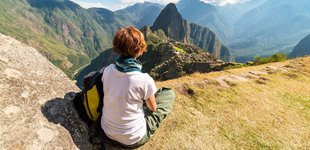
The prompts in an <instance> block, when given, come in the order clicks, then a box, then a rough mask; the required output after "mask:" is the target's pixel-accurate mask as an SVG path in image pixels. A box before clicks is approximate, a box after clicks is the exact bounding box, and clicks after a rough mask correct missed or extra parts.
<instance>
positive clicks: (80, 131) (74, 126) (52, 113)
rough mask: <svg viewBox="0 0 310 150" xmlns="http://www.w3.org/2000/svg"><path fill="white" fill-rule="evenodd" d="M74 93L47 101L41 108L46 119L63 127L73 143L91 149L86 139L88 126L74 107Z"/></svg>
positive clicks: (84, 149)
mask: <svg viewBox="0 0 310 150" xmlns="http://www.w3.org/2000/svg"><path fill="white" fill-rule="evenodd" d="M74 96H75V93H73V92H71V93H67V94H66V95H65V96H64V98H55V99H52V100H50V101H47V102H46V103H45V104H44V105H43V106H42V108H41V111H42V113H43V114H44V116H45V117H46V118H47V119H48V121H50V122H53V123H55V124H60V125H62V126H63V127H65V128H66V129H67V130H68V131H69V133H70V135H71V137H72V139H73V142H74V144H75V145H76V146H77V147H78V148H79V149H81V150H89V149H92V145H91V144H90V142H89V141H88V139H89V136H88V126H87V125H86V124H85V123H84V122H83V121H82V120H81V119H80V118H79V115H78V113H77V111H76V109H75V107H74V104H73V98H74Z"/></svg>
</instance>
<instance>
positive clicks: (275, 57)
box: [253, 53, 287, 65]
mask: <svg viewBox="0 0 310 150" xmlns="http://www.w3.org/2000/svg"><path fill="white" fill-rule="evenodd" d="M285 60H287V55H285V54H282V53H276V54H274V55H272V56H270V57H261V56H258V57H256V58H255V59H254V61H253V63H254V64H253V65H261V64H267V63H273V62H280V61H285Z"/></svg>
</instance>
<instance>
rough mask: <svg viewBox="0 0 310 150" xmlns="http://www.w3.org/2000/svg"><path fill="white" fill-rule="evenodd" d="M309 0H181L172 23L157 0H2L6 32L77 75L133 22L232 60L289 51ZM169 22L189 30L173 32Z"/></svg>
mask: <svg viewBox="0 0 310 150" xmlns="http://www.w3.org/2000/svg"><path fill="white" fill-rule="evenodd" d="M309 4H310V1H308V0H294V1H283V0H250V1H247V2H245V3H242V4H236V5H226V6H213V5H211V4H207V3H204V2H202V1H200V0H180V1H179V2H178V3H177V4H176V5H177V8H178V10H179V12H180V14H181V15H182V19H181V18H179V21H176V22H174V23H176V25H177V26H176V28H172V26H173V24H169V23H168V26H170V27H168V26H166V27H164V26H161V27H159V25H160V24H161V22H163V21H162V19H161V21H157V23H156V22H155V21H156V18H157V16H159V14H160V12H161V11H162V9H163V6H161V5H159V4H156V3H149V2H145V3H137V4H135V5H132V6H129V7H127V8H125V9H122V10H118V11H115V12H112V11H110V10H107V9H104V8H90V9H84V8H82V7H80V6H79V5H77V4H75V3H73V2H71V1H70V0H14V1H11V0H1V1H0V32H1V33H3V34H5V35H10V36H13V37H15V38H16V39H18V40H20V41H22V42H24V43H26V44H28V45H30V46H33V47H35V48H36V49H38V50H39V51H40V52H41V53H42V54H43V55H44V56H46V57H47V58H48V59H49V60H50V61H51V62H53V64H55V65H56V66H58V67H59V68H61V69H62V70H63V71H64V72H65V73H66V74H67V75H69V76H70V77H73V76H74V72H75V71H76V70H78V69H81V67H82V66H85V65H86V64H88V63H90V61H91V60H92V59H93V58H95V57H97V56H98V55H99V54H100V53H101V52H103V51H105V50H106V49H109V48H110V47H111V46H112V38H113V36H114V33H115V31H116V30H117V29H118V28H121V27H124V26H127V25H133V26H136V27H138V28H140V27H142V26H144V25H148V26H152V25H153V26H152V30H153V31H155V30H157V29H161V30H163V31H164V32H165V34H166V35H167V36H168V37H169V38H170V39H174V40H176V41H181V42H185V43H188V44H190V43H191V44H194V45H196V46H199V47H200V48H202V49H206V50H207V51H208V52H209V53H210V54H212V55H213V56H215V57H216V58H221V59H223V60H231V58H232V57H231V56H232V54H231V53H233V54H234V55H235V56H236V57H235V58H236V60H237V61H247V60H251V59H252V58H253V57H255V56H257V55H269V54H272V53H275V52H285V53H289V52H290V51H291V50H292V49H293V47H294V46H295V45H296V44H297V43H298V42H299V41H300V40H301V39H302V38H304V37H305V36H307V35H308V34H309V33H310V26H308V25H309V24H310V9H308V6H310V5H309ZM169 15H171V14H169ZM181 15H180V16H181ZM177 16H178V15H177ZM183 17H184V19H183ZM163 18H164V17H163ZM174 19H178V18H174ZM185 19H186V20H188V21H182V20H185ZM154 22H155V23H154ZM189 22H193V23H189ZM205 27H207V28H205ZM168 28H169V30H170V29H173V30H180V31H181V30H183V31H184V32H183V31H182V32H175V31H174V34H175V35H174V34H169V33H168V30H167V29H168ZM181 34H183V35H181ZM220 41H221V42H220ZM210 43H213V44H215V45H212V44H210ZM224 45H227V47H226V46H224ZM229 49H231V51H230V50H229Z"/></svg>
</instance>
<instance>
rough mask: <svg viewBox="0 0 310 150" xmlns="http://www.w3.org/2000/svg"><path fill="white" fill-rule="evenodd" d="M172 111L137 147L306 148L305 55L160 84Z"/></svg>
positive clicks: (308, 79) (309, 97) (309, 72)
mask: <svg viewBox="0 0 310 150" xmlns="http://www.w3.org/2000/svg"><path fill="white" fill-rule="evenodd" d="M157 85H158V87H161V86H166V87H172V88H174V89H175V91H176V93H177V100H176V102H175V104H174V110H173V112H172V113H171V115H170V116H168V118H167V120H165V121H164V123H163V124H162V126H161V127H160V128H159V130H158V131H157V132H156V134H155V135H154V136H153V138H152V140H151V141H150V142H149V143H147V144H146V145H145V146H143V147H141V149H154V148H156V149H309V147H310V137H309V134H310V86H309V85H310V57H307V58H301V59H295V60H291V61H286V62H281V63H274V64H267V65H262V66H255V67H246V68H240V69H233V70H229V71H222V72H214V73H208V74H194V75H191V76H187V77H183V78H180V79H175V80H171V81H166V82H159V83H157Z"/></svg>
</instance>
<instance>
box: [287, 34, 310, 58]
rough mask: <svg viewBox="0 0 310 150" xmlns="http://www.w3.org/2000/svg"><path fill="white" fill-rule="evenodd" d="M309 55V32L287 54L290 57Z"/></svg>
mask: <svg viewBox="0 0 310 150" xmlns="http://www.w3.org/2000/svg"><path fill="white" fill-rule="evenodd" d="M307 55H310V34H309V35H308V36H306V37H305V38H304V39H302V40H301V41H300V42H299V43H298V44H297V45H296V46H295V47H294V49H293V51H292V52H291V53H290V54H289V57H290V58H296V57H303V56H307Z"/></svg>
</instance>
